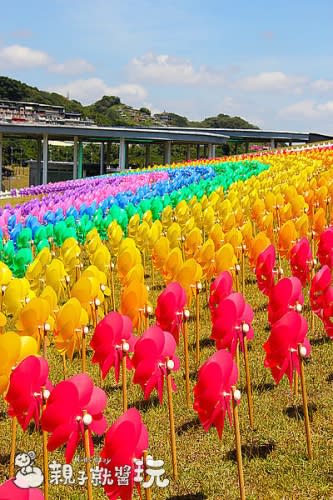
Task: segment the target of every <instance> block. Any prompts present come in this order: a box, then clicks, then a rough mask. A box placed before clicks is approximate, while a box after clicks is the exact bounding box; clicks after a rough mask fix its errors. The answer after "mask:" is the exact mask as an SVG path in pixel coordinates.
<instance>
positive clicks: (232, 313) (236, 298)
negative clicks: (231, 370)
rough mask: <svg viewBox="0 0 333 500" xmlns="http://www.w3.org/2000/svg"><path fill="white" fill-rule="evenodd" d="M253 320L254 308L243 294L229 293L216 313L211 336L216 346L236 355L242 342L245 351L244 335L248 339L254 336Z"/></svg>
mask: <svg viewBox="0 0 333 500" xmlns="http://www.w3.org/2000/svg"><path fill="white" fill-rule="evenodd" d="M252 321H253V311H252V308H251V306H250V305H249V304H248V303H247V302H245V300H244V297H243V295H242V294H241V293H238V292H234V293H231V294H230V295H228V297H226V298H225V299H223V300H222V301H221V302H220V303H219V305H218V308H217V309H216V311H215V313H214V318H213V327H212V335H211V338H212V339H213V340H215V343H216V348H217V349H228V350H229V351H230V352H231V354H232V355H234V354H235V352H236V349H237V345H238V342H240V346H241V349H242V351H243V349H244V335H246V337H247V339H248V340H251V339H253V336H254V332H253V329H252V326H251V323H252Z"/></svg>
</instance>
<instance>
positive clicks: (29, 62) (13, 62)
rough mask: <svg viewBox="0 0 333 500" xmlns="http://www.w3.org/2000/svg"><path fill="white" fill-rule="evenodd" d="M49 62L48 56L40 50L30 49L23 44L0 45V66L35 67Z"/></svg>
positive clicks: (2, 67)
mask: <svg viewBox="0 0 333 500" xmlns="http://www.w3.org/2000/svg"><path fill="white" fill-rule="evenodd" d="M50 62H51V58H50V56H49V55H48V54H47V53H46V52H43V51H41V50H35V49H31V48H29V47H24V46H23V45H8V46H7V47H0V68H1V69H7V68H8V69H10V68H22V69H23V68H27V69H28V68H35V67H38V66H46V65H48V64H49V63H50Z"/></svg>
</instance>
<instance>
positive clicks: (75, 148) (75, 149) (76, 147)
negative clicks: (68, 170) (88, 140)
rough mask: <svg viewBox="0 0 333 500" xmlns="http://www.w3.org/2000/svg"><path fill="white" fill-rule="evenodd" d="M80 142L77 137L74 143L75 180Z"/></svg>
mask: <svg viewBox="0 0 333 500" xmlns="http://www.w3.org/2000/svg"><path fill="white" fill-rule="evenodd" d="M78 142H79V141H78V137H77V135H76V136H75V137H74V143H73V179H77V159H78Z"/></svg>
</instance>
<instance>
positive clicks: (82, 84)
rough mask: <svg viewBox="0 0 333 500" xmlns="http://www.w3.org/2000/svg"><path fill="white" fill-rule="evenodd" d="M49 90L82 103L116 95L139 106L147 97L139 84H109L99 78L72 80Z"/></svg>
mask: <svg viewBox="0 0 333 500" xmlns="http://www.w3.org/2000/svg"><path fill="white" fill-rule="evenodd" d="M49 90H51V91H54V92H58V93H60V94H63V95H68V94H69V96H70V98H71V99H77V100H79V101H80V102H82V103H84V104H91V103H93V102H95V101H97V100H98V99H100V98H101V97H103V95H116V96H119V97H120V98H121V99H123V100H124V101H125V103H126V104H132V105H137V104H139V105H140V106H141V105H142V102H143V100H144V99H145V98H146V97H147V92H146V90H145V88H144V87H142V86H141V85H137V84H132V83H124V84H121V85H117V86H110V85H107V84H106V83H105V82H104V81H103V80H102V79H100V78H87V79H80V80H73V81H71V82H68V83H67V84H65V85H61V86H58V87H53V88H50V89H49Z"/></svg>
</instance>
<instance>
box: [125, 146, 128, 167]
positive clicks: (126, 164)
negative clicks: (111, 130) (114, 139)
mask: <svg viewBox="0 0 333 500" xmlns="http://www.w3.org/2000/svg"><path fill="white" fill-rule="evenodd" d="M128 159H129V144H128V142H125V168H127V167H128Z"/></svg>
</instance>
